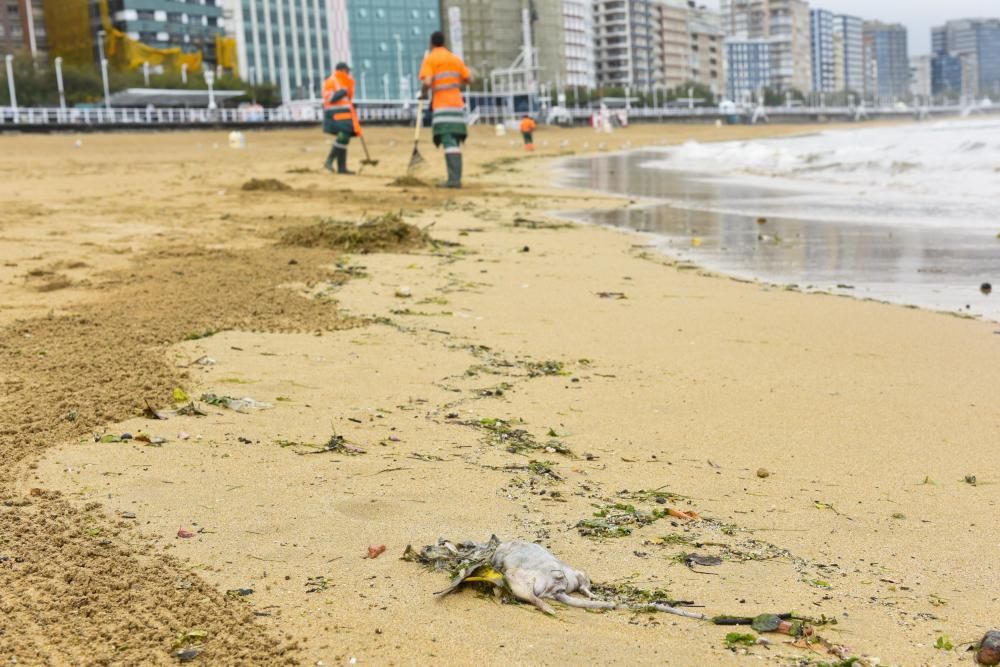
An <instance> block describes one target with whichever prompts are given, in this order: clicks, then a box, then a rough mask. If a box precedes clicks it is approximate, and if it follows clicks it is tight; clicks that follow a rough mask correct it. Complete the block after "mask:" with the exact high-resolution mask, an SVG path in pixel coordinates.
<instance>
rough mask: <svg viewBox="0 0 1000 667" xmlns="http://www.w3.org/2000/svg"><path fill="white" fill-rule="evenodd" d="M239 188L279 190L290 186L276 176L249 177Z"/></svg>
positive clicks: (251, 190) (245, 189) (248, 190)
mask: <svg viewBox="0 0 1000 667" xmlns="http://www.w3.org/2000/svg"><path fill="white" fill-rule="evenodd" d="M240 189H241V190H244V191H246V192H254V191H263V192H281V191H284V190H291V189H292V186H290V185H288V184H287V183H283V182H282V181H279V180H278V179H276V178H251V179H250V180H249V181H247V182H246V183H244V184H243V185H242V186H241V188H240Z"/></svg>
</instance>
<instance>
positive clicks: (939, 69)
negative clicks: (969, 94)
mask: <svg viewBox="0 0 1000 667" xmlns="http://www.w3.org/2000/svg"><path fill="white" fill-rule="evenodd" d="M962 73H963V67H962V56H956V55H951V54H949V53H935V54H934V55H933V56H932V57H931V94H932V95H934V96H935V97H946V98H951V99H957V98H959V97H961V96H962V94H963V90H964V85H963V81H962Z"/></svg>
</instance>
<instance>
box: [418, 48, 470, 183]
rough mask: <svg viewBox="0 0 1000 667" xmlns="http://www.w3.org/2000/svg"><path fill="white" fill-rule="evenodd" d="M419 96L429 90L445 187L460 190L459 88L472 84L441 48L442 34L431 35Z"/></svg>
mask: <svg viewBox="0 0 1000 667" xmlns="http://www.w3.org/2000/svg"><path fill="white" fill-rule="evenodd" d="M420 82H421V84H423V85H422V87H421V89H420V95H421V97H424V96H425V95H426V94H427V92H428V91H431V93H432V94H433V97H432V98H431V111H432V113H431V118H432V125H433V127H434V145H435V146H444V161H445V165H447V167H448V181H447V182H446V183H444V185H443V187H446V188H460V187H462V144H463V143H464V142H465V138H466V137H467V136H468V133H469V132H468V129H466V125H465V100H464V99H463V98H462V86H464V85H467V84H469V83H472V73H471V72H470V71H469V68H468V67H466V66H465V63H464V62H462V59H461V58H459V57H458V56H456V55H455V54H454V53H452V52H451V51H449V50H448V49H446V48H445V46H444V33H443V32H441V31H437V32H435V33H434V34H432V35H431V50H430V52H429V53H428V54H427V55H426V56H425V57H424V62H423V64H422V65H421V66H420Z"/></svg>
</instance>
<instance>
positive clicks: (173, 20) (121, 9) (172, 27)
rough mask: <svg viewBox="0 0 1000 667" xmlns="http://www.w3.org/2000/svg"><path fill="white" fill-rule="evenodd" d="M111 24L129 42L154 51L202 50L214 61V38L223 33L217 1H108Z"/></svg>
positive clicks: (209, 60)
mask: <svg viewBox="0 0 1000 667" xmlns="http://www.w3.org/2000/svg"><path fill="white" fill-rule="evenodd" d="M108 16H109V18H110V20H111V25H112V26H113V27H115V28H117V29H118V30H120V31H122V32H123V33H125V35H126V36H128V37H129V38H130V39H132V40H134V41H137V42H142V43H143V44H145V45H146V46H151V47H153V48H157V49H168V48H180V49H181V51H187V52H194V51H201V53H202V54H203V55H204V57H205V60H207V61H208V62H213V63H214V62H215V38H216V35H221V34H223V30H224V25H223V19H222V7H221V6H220V4H219V2H218V0H205V1H204V2H203V3H202V2H199V3H198V4H195V3H188V2H185V1H184V0H108Z"/></svg>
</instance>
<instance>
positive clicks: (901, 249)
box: [562, 149, 1000, 321]
mask: <svg viewBox="0 0 1000 667" xmlns="http://www.w3.org/2000/svg"><path fill="white" fill-rule="evenodd" d="M662 155H663V153H662V152H660V151H657V150H655V149H653V150H649V151H636V152H632V153H627V154H625V153H623V154H615V155H609V156H600V157H595V158H582V159H569V160H566V161H564V162H563V163H562V167H563V169H564V176H563V179H562V180H563V182H564V183H566V184H567V185H568V186H570V187H577V188H579V187H586V188H596V189H599V190H604V191H608V192H619V193H628V194H630V195H633V196H636V197H642V198H647V199H652V200H654V201H653V202H651V203H649V204H648V205H647V206H643V207H634V208H629V209H615V210H611V211H584V212H573V211H567V212H566V215H567V216H568V217H569V218H571V219H574V220H579V221H584V222H591V223H596V224H600V225H607V226H611V227H619V228H623V229H631V230H635V231H638V232H644V233H648V234H651V235H652V236H651V238H650V241H651V243H653V244H654V245H655V246H656V247H657V248H658V249H659V250H661V251H663V252H665V253H666V254H668V255H669V256H671V257H674V258H676V259H680V260H685V261H691V262H695V263H697V264H698V265H700V266H704V267H706V268H709V269H711V270H714V271H720V272H722V273H725V274H727V275H732V276H737V277H740V278H746V279H752V280H762V281H766V282H769V283H774V284H778V285H787V286H794V287H795V288H799V289H804V290H808V291H813V290H819V291H826V292H830V293H834V294H842V295H850V296H855V297H858V298H867V299H875V300H879V301H888V302H891V303H895V304H900V305H909V306H917V307H922V308H930V309H934V310H940V311H946V312H950V313H953V314H960V315H968V316H975V317H985V318H987V319H990V320H993V321H1000V300H998V299H997V298H996V297H995V296H992V297H991V296H989V295H984V294H982V293H980V290H979V286H980V285H981V284H982V283H991V284H992V283H997V282H1000V243H998V242H997V238H996V233H995V232H994V231H993V230H989V229H975V228H954V227H952V228H948V227H929V226H927V225H921V224H909V225H908V224H900V223H899V222H884V223H879V224H877V223H873V222H859V221H857V220H852V219H851V215H852V213H856V214H857V216H858V217H859V218H861V219H863V220H866V219H870V218H871V217H872V216H873V215H875V216H877V211H875V210H872V209H871V208H865V203H864V202H863V201H858V202H857V203H856V209H855V210H853V211H852V210H841V211H840V212H839V213H838V215H839V216H843V217H841V218H840V219H838V220H822V219H811V218H804V217H802V216H801V215H800V214H798V213H797V211H800V210H802V209H804V208H808V204H805V203H801V202H802V201H803V199H804V198H805V199H806V200H807V201H808V199H809V198H810V197H815V196H816V195H815V194H814V193H813V194H809V193H803V192H802V191H792V190H784V189H782V188H781V187H780V186H775V185H770V184H767V183H766V180H767V179H764V178H759V179H757V180H758V181H760V182H759V183H754V184H749V183H743V182H739V181H736V180H734V179H725V178H720V177H714V176H712V175H710V174H697V173H687V174H685V173H680V172H675V171H668V170H661V169H650V168H645V167H643V166H641V165H643V164H644V163H648V162H650V161H652V160H659V159H662ZM655 200H662V201H663V203H656V201H655ZM667 202H669V203H667ZM782 210H784V211H788V213H786V214H783V215H782V214H779V215H775V214H774V213H773V211H782ZM723 211H725V212H723ZM763 211H766V212H763ZM758 220H764V221H765V223H764V224H757V223H758Z"/></svg>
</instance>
